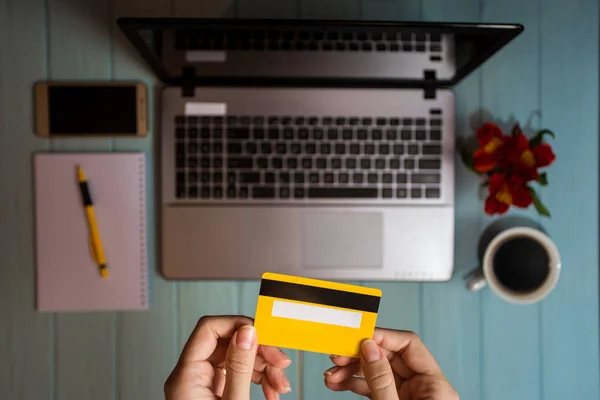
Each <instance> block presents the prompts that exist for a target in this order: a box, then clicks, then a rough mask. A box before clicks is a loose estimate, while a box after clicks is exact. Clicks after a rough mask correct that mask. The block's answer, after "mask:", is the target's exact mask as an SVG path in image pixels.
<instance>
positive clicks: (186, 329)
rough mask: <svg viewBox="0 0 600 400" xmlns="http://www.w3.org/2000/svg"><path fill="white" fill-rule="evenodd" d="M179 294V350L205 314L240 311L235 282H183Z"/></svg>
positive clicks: (179, 284)
mask: <svg viewBox="0 0 600 400" xmlns="http://www.w3.org/2000/svg"><path fill="white" fill-rule="evenodd" d="M177 295H178V296H177V313H178V325H179V326H178V328H177V330H178V332H179V340H178V351H180V350H181V349H182V348H183V345H185V342H186V341H187V339H188V337H189V336H190V334H191V333H192V331H193V330H194V328H195V327H196V324H197V323H198V320H199V319H200V318H202V317H203V316H205V315H235V314H238V313H239V307H238V304H239V300H238V290H237V284H236V283H235V282H216V281H206V282H181V283H178V293H177Z"/></svg>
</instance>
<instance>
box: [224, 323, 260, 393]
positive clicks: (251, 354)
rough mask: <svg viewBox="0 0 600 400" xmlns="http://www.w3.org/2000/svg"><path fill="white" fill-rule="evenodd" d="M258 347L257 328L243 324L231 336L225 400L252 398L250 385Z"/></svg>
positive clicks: (226, 359) (227, 359)
mask: <svg viewBox="0 0 600 400" xmlns="http://www.w3.org/2000/svg"><path fill="white" fill-rule="evenodd" d="M257 349H258V345H257V340H256V329H254V327H253V326H252V325H244V326H242V327H241V328H240V329H239V330H238V331H237V332H236V333H235V334H234V335H233V337H232V338H231V341H230V342H229V348H228V349H227V356H226V358H225V370H226V371H227V378H226V379H225V388H224V389H223V400H250V385H251V383H252V373H253V372H254V359H255V358H256V350H257Z"/></svg>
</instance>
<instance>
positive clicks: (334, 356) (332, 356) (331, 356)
mask: <svg viewBox="0 0 600 400" xmlns="http://www.w3.org/2000/svg"><path fill="white" fill-rule="evenodd" d="M338 357H339V356H336V355H335V354H332V355H330V356H329V358H330V359H332V360H333V359H334V358H338Z"/></svg>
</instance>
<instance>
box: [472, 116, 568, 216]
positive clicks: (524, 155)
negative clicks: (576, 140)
mask: <svg viewBox="0 0 600 400" xmlns="http://www.w3.org/2000/svg"><path fill="white" fill-rule="evenodd" d="M546 135H548V136H551V137H552V138H554V133H553V132H552V131H550V130H547V129H544V130H540V131H537V132H536V134H535V136H534V137H533V138H531V139H527V137H526V136H525V135H524V134H523V131H522V130H521V127H520V126H519V124H516V125H515V126H514V127H513V129H512V132H511V133H510V134H504V133H503V132H502V130H501V129H500V128H499V127H498V126H497V125H496V124H494V123H491V122H488V123H485V124H483V126H481V127H480V128H479V129H478V130H477V142H478V145H479V147H478V148H476V149H475V150H473V149H467V148H464V149H463V150H462V159H463V162H464V163H465V165H466V166H467V167H468V168H469V169H471V170H473V171H474V172H476V173H478V174H480V175H481V176H482V177H483V178H484V182H483V186H484V187H487V192H488V195H487V199H486V200H485V212H486V213H487V214H489V215H494V214H504V213H505V212H507V211H508V209H509V208H510V206H515V207H519V208H527V207H529V206H530V205H531V204H533V205H534V207H535V208H536V210H537V211H538V213H539V214H541V215H543V216H546V217H550V212H549V211H548V209H547V208H546V206H544V204H543V203H542V202H541V200H540V198H539V196H538V195H537V193H536V191H535V189H534V188H533V187H532V186H531V183H532V182H534V181H535V182H537V183H538V184H539V185H541V186H546V185H547V184H548V176H547V174H546V172H540V169H541V168H544V167H547V166H549V165H550V164H552V163H553V162H554V160H555V159H556V156H555V154H554V152H553V151H552V147H551V146H550V145H549V144H547V143H545V142H544V136H546Z"/></svg>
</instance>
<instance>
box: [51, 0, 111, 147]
mask: <svg viewBox="0 0 600 400" xmlns="http://www.w3.org/2000/svg"><path fill="white" fill-rule="evenodd" d="M47 21H48V37H47V42H48V78H49V79H52V80H94V79H97V80H105V79H110V78H111V74H112V61H111V36H110V25H109V24H110V21H109V18H108V0H82V1H80V0H48V1H47ZM111 146H112V143H111V140H110V139H78V140H74V139H53V140H52V144H51V148H52V150H53V151H73V152H76V151H109V150H110V149H111Z"/></svg>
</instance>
